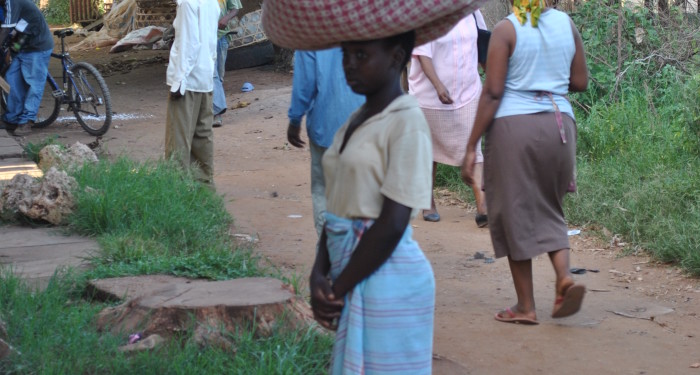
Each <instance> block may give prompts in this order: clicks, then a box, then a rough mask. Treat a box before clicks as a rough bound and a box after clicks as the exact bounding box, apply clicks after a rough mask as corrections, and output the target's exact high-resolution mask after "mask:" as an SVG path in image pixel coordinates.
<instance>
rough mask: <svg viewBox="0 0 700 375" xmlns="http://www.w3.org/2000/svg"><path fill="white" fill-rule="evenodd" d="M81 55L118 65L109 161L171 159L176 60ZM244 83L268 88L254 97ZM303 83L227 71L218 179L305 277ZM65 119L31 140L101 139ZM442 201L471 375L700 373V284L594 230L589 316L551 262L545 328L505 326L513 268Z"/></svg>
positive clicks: (440, 308) (243, 226) (446, 331)
mask: <svg viewBox="0 0 700 375" xmlns="http://www.w3.org/2000/svg"><path fill="white" fill-rule="evenodd" d="M74 38H75V37H74ZM75 40H77V39H75ZM73 57H74V59H75V60H87V61H89V62H92V63H93V64H97V65H99V66H101V67H102V68H103V69H104V68H110V69H112V70H115V69H116V70H117V71H110V72H105V73H106V74H105V75H106V80H107V83H108V85H109V87H110V91H111V93H112V100H113V107H114V110H115V112H116V115H115V120H114V122H113V127H112V129H110V130H109V132H108V133H107V134H106V135H105V136H104V138H103V141H104V142H105V148H106V150H107V151H108V153H109V155H111V156H112V157H116V156H118V155H128V156H129V157H132V158H136V159H139V160H145V159H155V158H159V157H161V155H162V154H163V138H164V122H165V120H164V115H165V108H166V89H167V88H166V86H165V63H166V60H167V52H165V51H138V52H137V51H130V52H126V53H122V54H118V55H110V54H107V51H106V50H97V51H90V52H82V53H81V52H77V53H73ZM136 66H138V69H133V68H134V67H136ZM52 71H57V66H52ZM244 82H251V83H253V85H255V90H254V91H253V92H249V93H241V92H240V87H241V85H242V84H243V83H244ZM290 87H291V75H290V74H289V72H281V73H280V72H275V71H274V70H273V69H272V68H270V67H261V68H253V69H247V70H240V71H231V72H227V75H226V82H225V88H226V92H227V100H228V105H229V108H231V109H229V111H228V112H227V113H226V114H225V115H224V126H223V127H222V128H219V129H215V137H216V138H215V165H216V166H215V182H216V186H217V190H218V192H220V193H221V194H223V195H225V197H226V206H227V208H228V210H229V211H230V212H231V214H232V215H233V216H234V217H235V220H236V221H235V228H233V231H234V233H246V234H252V235H254V236H257V237H258V238H259V239H260V241H259V243H258V245H257V250H256V251H258V252H260V253H261V254H262V255H264V256H265V257H266V258H268V259H269V260H270V261H271V262H272V263H274V264H275V265H277V266H279V267H281V268H283V269H285V270H288V271H294V272H297V273H298V274H299V275H301V277H302V279H304V280H305V279H306V277H307V275H308V272H309V269H310V267H311V263H312V261H313V256H314V244H315V241H316V234H315V231H314V228H313V223H312V215H311V198H310V191H309V190H310V184H309V163H310V157H309V152H308V150H302V149H295V148H293V147H292V148H290V147H289V146H287V145H286V136H285V131H286V126H287V121H286V111H287V107H288V105H289V98H290V92H291V88H290ZM246 103H249V105H247V106H245V104H246ZM237 106H241V107H242V108H235V107H237ZM64 115H65V116H66V118H67V120H66V121H62V122H59V123H55V124H53V125H51V126H49V127H48V128H46V129H44V130H41V131H37V132H35V133H34V134H32V135H30V136H28V140H30V141H38V140H41V139H43V138H45V137H47V136H49V135H51V134H55V135H58V137H59V140H60V141H61V142H64V143H67V144H70V143H73V142H75V141H81V142H84V143H87V142H90V141H93V140H94V137H90V136H89V135H88V134H87V133H85V132H84V131H83V130H82V129H81V128H80V126H79V125H78V124H77V123H76V122H75V121H72V120H71V119H70V114H65V113H62V116H64ZM441 202H442V204H441V205H440V207H439V209H440V213H441V215H442V218H443V220H442V221H441V222H439V223H427V222H424V221H422V220H420V219H417V220H416V221H414V222H413V223H412V224H413V226H414V228H415V237H416V239H417V240H418V242H419V243H420V244H421V246H422V248H423V249H424V251H425V253H426V254H427V256H428V257H429V259H430V260H431V262H432V265H433V268H434V271H435V275H436V279H437V313H436V320H435V345H434V351H435V353H436V354H439V355H440V356H442V357H445V358H449V359H451V360H453V361H454V362H457V363H460V364H462V365H463V366H464V368H466V370H464V372H466V373H471V374H506V373H521V374H569V373H580V374H700V369H698V368H691V366H693V365H694V364H697V363H699V362H700V349H699V348H700V345H699V341H698V340H700V316H698V314H700V281H699V280H697V279H690V278H686V277H685V276H684V275H683V274H682V272H680V271H679V270H677V269H676V268H673V267H669V266H665V265H659V264H655V263H654V262H652V261H650V260H649V259H648V258H647V257H645V256H644V255H643V254H639V255H627V256H623V255H622V254H623V251H622V249H623V248H624V246H619V245H620V243H619V242H620V241H617V240H615V241H611V242H610V243H608V242H606V241H602V240H598V239H597V238H596V237H595V236H592V235H591V233H592V231H593V229H592V228H580V229H582V233H581V234H580V235H577V236H572V237H571V239H572V248H573V250H572V255H571V265H572V267H580V268H587V269H597V270H599V272H597V273H594V272H587V273H586V274H583V275H578V276H577V280H578V281H580V282H583V283H585V284H586V285H587V287H588V290H589V292H588V294H587V295H586V299H585V302H584V306H583V308H582V310H581V312H580V313H579V314H577V315H575V316H574V317H571V318H566V319H559V320H553V319H551V318H550V317H549V314H550V312H551V308H552V304H553V300H554V289H553V280H554V273H553V271H552V268H551V266H550V263H549V260H548V259H547V257H540V258H537V259H535V260H534V262H533V263H534V273H535V289H536V298H537V302H538V310H537V312H538V318H539V319H540V322H541V324H540V325H539V326H520V325H513V324H504V323H500V322H497V321H495V320H494V319H493V314H494V313H495V312H496V311H497V310H498V309H500V308H503V307H506V306H511V305H512V304H513V303H514V296H515V292H514V290H513V286H512V282H511V278H510V273H509V270H508V265H507V261H505V260H504V259H499V260H496V261H495V262H493V263H486V262H485V261H484V260H474V259H473V256H474V254H475V253H476V252H477V251H479V252H483V253H485V254H486V256H487V257H488V256H493V251H492V248H491V243H490V239H489V234H488V230H487V229H478V228H477V227H476V225H475V224H474V211H473V210H470V209H469V208H468V207H463V206H460V205H459V202H457V201H456V200H455V199H452V198H450V197H447V198H445V199H442V200H441ZM296 215H300V216H301V217H297V216H296ZM436 372H437V371H436Z"/></svg>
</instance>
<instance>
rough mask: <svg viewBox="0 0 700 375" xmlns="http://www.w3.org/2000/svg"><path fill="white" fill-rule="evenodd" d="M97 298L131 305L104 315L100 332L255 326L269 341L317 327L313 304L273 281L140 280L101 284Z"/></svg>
mask: <svg viewBox="0 0 700 375" xmlns="http://www.w3.org/2000/svg"><path fill="white" fill-rule="evenodd" d="M91 287H92V288H93V289H94V291H96V295H98V296H99V295H102V296H122V297H124V296H126V297H130V299H128V300H127V301H126V302H124V303H122V304H121V305H118V306H115V307H109V308H107V309H105V310H103V311H102V312H100V314H99V316H98V320H97V324H98V327H99V328H100V329H101V330H110V331H112V332H114V333H120V332H122V333H133V332H142V333H143V335H150V334H154V333H157V334H161V335H164V336H170V335H172V334H175V333H182V332H195V331H197V330H199V329H205V330H207V329H211V328H212V327H214V328H220V329H222V330H225V331H228V332H231V333H233V332H236V329H237V328H239V329H240V327H249V326H250V325H251V324H252V325H253V327H254V329H255V332H256V334H259V335H263V336H266V335H268V334H270V333H271V331H272V330H273V329H274V328H276V327H282V326H283V327H289V328H298V327H302V326H304V325H308V324H310V323H311V322H312V321H313V318H312V314H311V310H310V308H309V306H308V304H307V303H306V302H305V301H304V300H302V299H300V298H298V297H297V296H295V295H294V293H292V291H291V288H290V287H289V286H287V285H285V284H283V283H282V282H281V281H280V280H277V279H272V278H243V279H235V280H226V281H205V280H189V279H183V278H177V277H170V276H163V275H157V276H138V277H128V278H115V279H103V280H96V281H93V282H92V283H91Z"/></svg>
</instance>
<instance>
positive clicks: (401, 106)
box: [390, 94, 430, 135]
mask: <svg viewBox="0 0 700 375" xmlns="http://www.w3.org/2000/svg"><path fill="white" fill-rule="evenodd" d="M391 106H392V107H394V109H393V110H392V111H391V121H390V129H391V132H392V133H394V134H396V135H401V134H406V133H407V132H409V133H425V134H430V127H429V126H428V122H427V121H426V120H425V116H424V115H423V110H422V109H420V106H419V104H418V100H417V99H416V98H415V97H414V96H413V95H409V94H405V95H402V96H400V97H398V98H397V99H395V100H394V102H393V103H392V105H391Z"/></svg>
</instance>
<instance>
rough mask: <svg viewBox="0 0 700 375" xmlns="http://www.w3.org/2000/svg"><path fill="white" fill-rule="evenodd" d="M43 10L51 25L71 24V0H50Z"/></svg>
mask: <svg viewBox="0 0 700 375" xmlns="http://www.w3.org/2000/svg"><path fill="white" fill-rule="evenodd" d="M42 12H43V13H44V17H45V18H46V22H48V23H49V25H68V24H70V0H49V3H48V5H46V7H45V8H44V9H42Z"/></svg>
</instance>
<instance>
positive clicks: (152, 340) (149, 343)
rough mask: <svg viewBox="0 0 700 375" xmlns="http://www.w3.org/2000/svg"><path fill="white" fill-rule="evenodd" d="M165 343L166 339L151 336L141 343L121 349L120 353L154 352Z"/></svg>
mask: <svg viewBox="0 0 700 375" xmlns="http://www.w3.org/2000/svg"><path fill="white" fill-rule="evenodd" d="M165 341H166V340H165V338H164V337H163V336H161V335H150V336H148V337H146V338H145V339H143V340H141V341H139V342H136V343H133V344H127V345H124V346H121V347H119V351H120V352H134V351H142V350H152V349H155V348H157V347H159V346H161V345H162V344H163V343H164V342H165Z"/></svg>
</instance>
